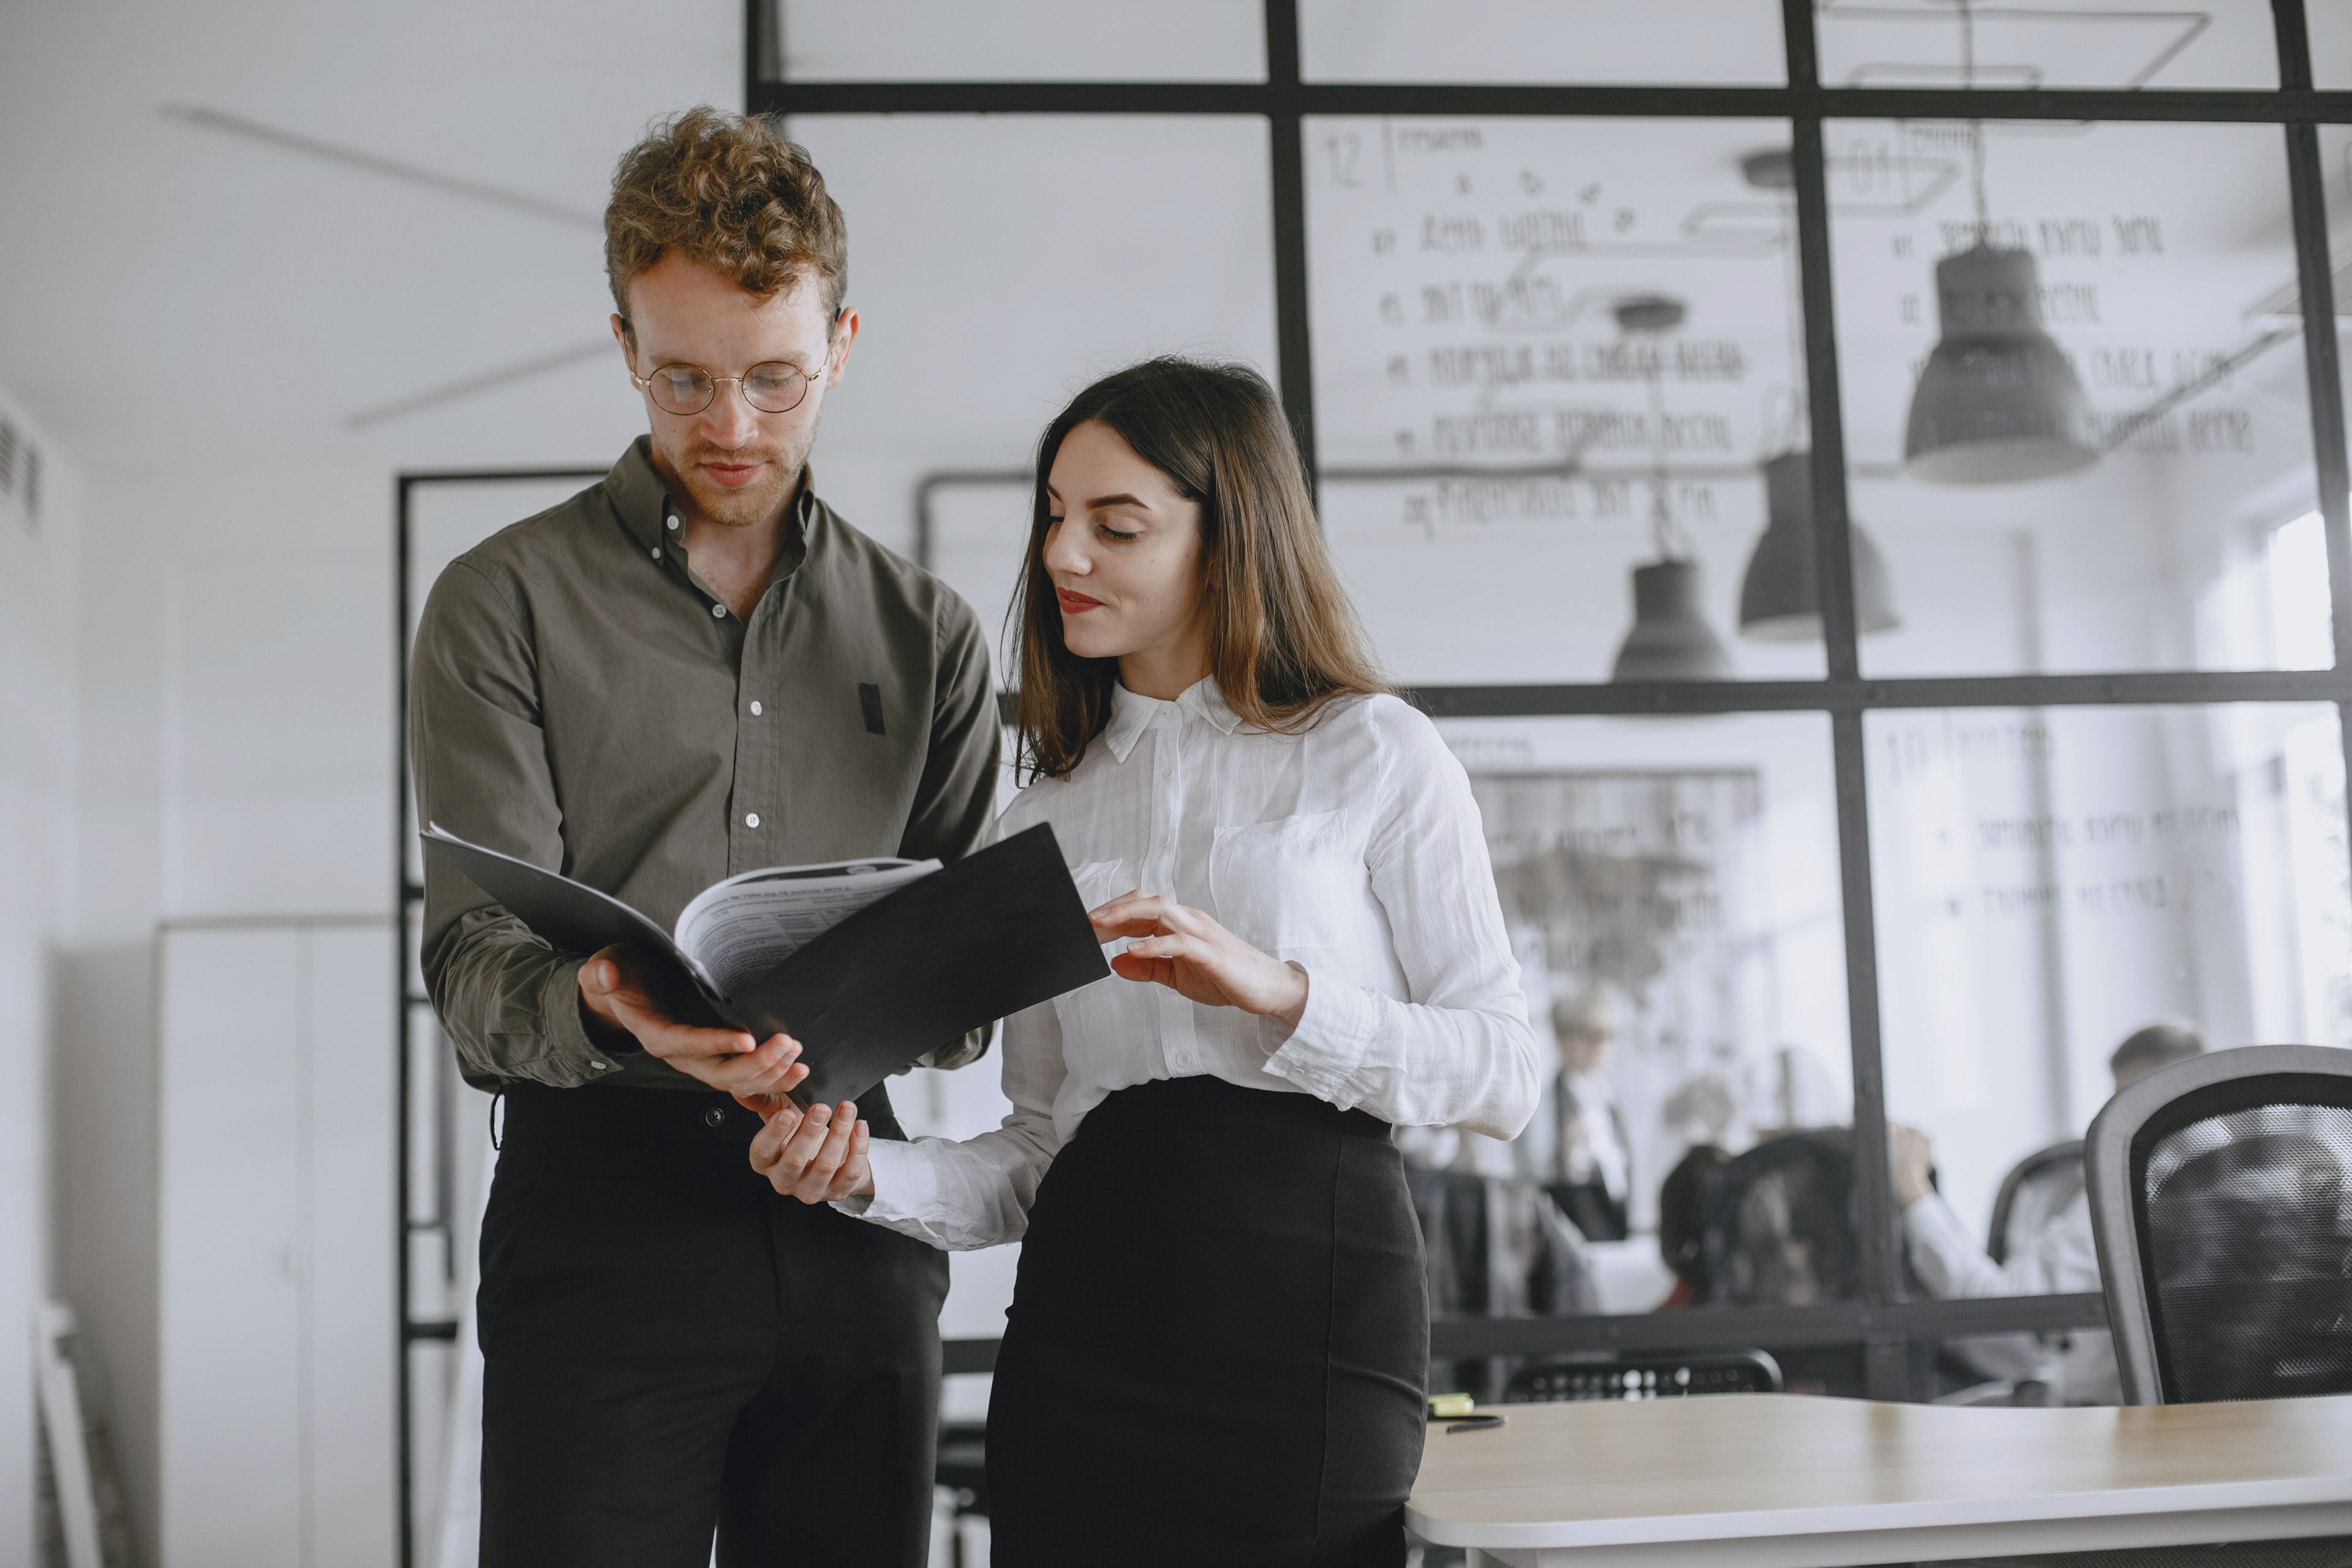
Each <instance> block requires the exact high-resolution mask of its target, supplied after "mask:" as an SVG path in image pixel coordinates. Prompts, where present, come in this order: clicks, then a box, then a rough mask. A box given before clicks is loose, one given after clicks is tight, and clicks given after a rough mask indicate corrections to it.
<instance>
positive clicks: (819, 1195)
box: [751, 1100, 874, 1204]
mask: <svg viewBox="0 0 2352 1568" xmlns="http://www.w3.org/2000/svg"><path fill="white" fill-rule="evenodd" d="M751 1109H752V1110H757V1111H759V1112H760V1113H761V1115H762V1116H764V1117H766V1118H767V1121H768V1124H767V1125H766V1126H765V1127H762V1128H761V1129H760V1131H758V1132H757V1133H755V1134H753V1135H752V1138H751V1169H753V1170H755V1171H757V1172H759V1173H760V1174H761V1175H763V1176H765V1177H767V1178H768V1184H769V1185H770V1186H772V1187H773V1188H775V1189H776V1191H778V1192H780V1193H782V1194H784V1196H786V1197H788V1198H798V1199H800V1201H801V1202H803V1203H804V1204H829V1203H834V1202H836V1201H838V1200H839V1199H842V1198H856V1197H866V1196H869V1195H871V1194H872V1193H873V1191H874V1169H873V1166H872V1165H871V1164H870V1163H868V1162H867V1160H866V1147H867V1134H866V1124H865V1123H864V1122H862V1121H858V1120H857V1107H856V1104H855V1103H854V1102H852V1101H850V1100H843V1101H842V1102H841V1103H840V1104H839V1105H837V1106H834V1105H813V1106H811V1107H809V1108H808V1110H805V1111H803V1110H801V1109H800V1107H798V1106H796V1105H794V1104H793V1103H792V1102H791V1101H790V1100H784V1101H782V1102H781V1103H776V1104H769V1103H767V1102H761V1103H756V1104H752V1105H751Z"/></svg>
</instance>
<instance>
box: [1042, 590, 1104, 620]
mask: <svg viewBox="0 0 2352 1568" xmlns="http://www.w3.org/2000/svg"><path fill="white" fill-rule="evenodd" d="M1054 597H1055V598H1056V599H1058V600H1060V601H1061V605H1062V613H1063V614H1064V615H1066V616H1083V615H1085V614H1086V613H1087V611H1088V610H1099V609H1101V608H1102V601H1101V600H1100V599H1089V598H1087V596H1086V595H1084V594H1074V593H1072V592H1071V591H1070V590H1069V589H1067V588H1056V589H1055V590H1054Z"/></svg>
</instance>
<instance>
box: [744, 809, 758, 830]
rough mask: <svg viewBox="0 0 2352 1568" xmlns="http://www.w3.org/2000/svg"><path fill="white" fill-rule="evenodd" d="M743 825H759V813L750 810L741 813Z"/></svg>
mask: <svg viewBox="0 0 2352 1568" xmlns="http://www.w3.org/2000/svg"><path fill="white" fill-rule="evenodd" d="M743 826H746V827H757V826H760V814H759V813H758V812H756V811H751V812H746V813H744V814H743Z"/></svg>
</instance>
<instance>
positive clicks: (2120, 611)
mask: <svg viewBox="0 0 2352 1568" xmlns="http://www.w3.org/2000/svg"><path fill="white" fill-rule="evenodd" d="M1824 135H1825V138H1826V141H1827V143H1828V147H1829V152H1830V168H1829V189H1830V216H1831V223H1832V238H1833V240H1834V244H1835V250H1834V254H1835V260H1836V268H1837V292H1836V300H1837V314H1836V320H1837V329H1838V354H1839V361H1838V363H1839V369H1840V372H1841V376H1842V380H1843V396H1844V404H1845V415H1846V456H1847V462H1848V488H1849V499H1850V505H1851V510H1852V512H1853V516H1854V517H1855V518H1856V519H1858V520H1860V521H1861V523H1862V525H1863V527H1864V529H1865V530H1866V531H1868V533H1869V535H1870V537H1871V538H1872V539H1873V540H1874V541H1875V542H1876V544H1877V547H1878V549H1879V550H1880V551H1881V552H1883V554H1884V560H1885V572H1886V574H1887V577H1888V579H1889V582H1890V584H1891V587H1892V591H1893V594H1894V595H1895V599H1896V601H1897V602H1898V603H1899V604H1900V605H1902V606H1903V609H1904V624H1903V626H1901V627H1899V628H1897V629H1895V630H1893V631H1891V632H1889V633H1888V634H1887V635H1885V636H1884V637H1870V638H1866V639H1865V640H1864V642H1863V644H1862V648H1861V655H1862V665H1863V669H1864V673H1865V674H1868V675H1874V676H1876V675H1915V674H1916V675H1930V674H1969V675H1979V674H1988V675H1990V674H1997V675H2007V674H2026V673H2040V672H2044V671H2062V670H2088V669H2096V670H2140V669H2276V668H2308V667H2310V666H2311V665H2313V664H2314V663H2315V662H2316V663H2318V664H2321V665H2325V664H2326V663H2327V662H2329V660H2328V659H2326V658H2325V657H2324V656H2318V657H2315V650H2318V649H2325V648H2326V647H2327V646H2328V639H2329V635H2330V634H2329V622H2328V617H2327V608H2326V602H2325V597H2324V595H2314V594H2312V593H2310V592H2308V591H2307V584H2310V583H2311V582H2312V581H2313V580H2312V579H2311V578H2310V577H2309V576H2308V575H2307V574H2308V572H2309V571H2310V568H2311V566H2312V563H2313V562H2314V560H2315V556H2314V554H2313V545H2314V543H2315V534H2314V532H2313V527H2312V525H2311V524H2310V523H2308V522H2306V521H2303V520H2305V519H2306V518H2308V517H2309V515H2310V514H2311V513H2312V512H2313V510H2314V509H2315V506H2316V497H2317V491H2316V489H2315V485H2314V481H2313V478H2312V444H2311V441H2312V438H2311V413H2310V404H2309V399H2308V395H2307V393H2306V390H2305V380H2304V359H2303V343H2302V331H2301V327H2302V318H2301V313H2300V310H2299V309H2298V307H2297V302H2296V301H2297V291H2296V284H2295V258H2294V244H2293V237H2292V228H2291V226H2290V224H2289V220H2288V201H2287V191H2286V160H2285V148H2284V142H2283V139H2282V135H2281V132H2280V131H2279V129H2278V128H2277V127H2276V126H2268V125H2144V124H2113V123H2109V124H2095V125H2089V124H2078V123H2073V122H2060V121H2053V122H2033V123H2030V124H2025V123H2016V122H1992V123H1984V124H1979V123H1975V122H1969V121H1834V122H1832V123H1831V124H1830V125H1829V126H1828V127H1827V128H1826V129H1825V132H1824Z"/></svg>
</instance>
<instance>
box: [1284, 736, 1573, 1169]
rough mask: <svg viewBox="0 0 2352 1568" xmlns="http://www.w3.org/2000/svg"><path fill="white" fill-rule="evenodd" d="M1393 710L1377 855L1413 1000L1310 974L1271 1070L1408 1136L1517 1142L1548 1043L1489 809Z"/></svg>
mask: <svg viewBox="0 0 2352 1568" xmlns="http://www.w3.org/2000/svg"><path fill="white" fill-rule="evenodd" d="M1391 713H1392V714H1393V717H1391V719H1389V720H1388V721H1386V722H1385V724H1384V726H1383V733H1382V745H1381V753H1382V757H1383V762H1384V764H1385V765H1384V766H1383V768H1382V770H1381V781H1380V784H1379V786H1378V791H1377V795H1376V798H1377V801H1378V805H1377V807H1376V816H1375V820H1374V826H1373V828H1372V832H1371V835H1370V839H1369V840H1368V842H1367V845H1366V850H1365V858H1366V863H1367V866H1368V868H1369V869H1370V876H1371V887H1372V893H1373V896H1374V897H1375V898H1377V899H1378V900H1379V901H1380V904H1381V910H1382V912H1383V913H1384V914H1385V915H1386V916H1387V917H1388V921H1389V926H1390V929H1391V932H1392V933H1393V935H1394V940H1395V947H1396V955H1397V959H1398V962H1399V963H1400V964H1401V965H1402V968H1403V971H1404V976H1405V983H1406V987H1407V991H1408V995H1409V998H1410V999H1409V1000H1404V1001H1400V1000H1398V999H1397V998H1395V997H1392V996H1387V995H1383V994H1381V993H1380V992H1377V991H1374V990H1371V989H1370V988H1368V987H1365V986H1362V985H1358V984H1352V983H1350V982H1349V981H1348V980H1345V979H1343V978H1340V977H1339V976H1337V975H1334V974H1330V973H1321V974H1318V973H1316V972H1315V970H1314V967H1313V965H1312V964H1302V965H1301V967H1302V968H1304V969H1305V970H1306V971H1307V1010H1306V1012H1305V1014H1304V1016H1301V1018H1300V1019H1299V1022H1298V1026H1297V1028H1296V1029H1294V1030H1292V1031H1291V1033H1290V1036H1289V1037H1288V1038H1287V1039H1286V1040H1285V1041H1284V1042H1283V1043H1282V1044H1281V1045H1280V1046H1279V1047H1277V1048H1276V1050H1275V1051H1274V1053H1273V1054H1272V1055H1271V1056H1270V1057H1269V1058H1267V1059H1266V1064H1265V1066H1266V1070H1267V1071H1269V1072H1271V1073H1273V1074H1275V1075H1276V1077H1278V1078H1282V1079H1287V1080H1288V1081H1290V1082H1291V1083H1294V1084H1297V1086H1298V1087H1299V1088H1300V1089H1305V1090H1306V1091H1307V1093H1309V1094H1312V1095H1314V1096H1316V1097H1317V1098H1318V1099H1320V1100H1328V1101H1329V1102H1331V1103H1332V1104H1334V1105H1337V1106H1340V1107H1343V1108H1347V1109H1360V1110H1368V1111H1370V1112H1371V1113H1372V1114H1373V1115H1375V1116H1378V1117H1379V1118H1381V1120H1382V1121H1388V1122H1391V1123H1393V1124H1395V1125H1397V1126H1405V1127H1434V1126H1454V1127H1464V1128H1467V1129H1469V1130H1470V1131H1474V1132H1484V1133H1486V1134H1487V1135H1488V1136H1489V1137H1494V1138H1514V1137H1517V1135H1518V1133H1519V1131H1521V1130H1522V1129H1523V1128H1525V1127H1526V1126H1527V1124H1528V1120H1529V1119H1530V1118H1532V1117H1533V1116H1534V1115H1535V1110H1536V1102H1537V1098H1538V1083H1537V1068H1536V1043H1535V1034H1534V1031H1533V1030H1532V1029H1531V1028H1530V1027H1529V1026H1528V1009H1527V997H1526V994H1525V993H1524V992H1523V991H1522V990H1521V989H1520V985H1519V964H1518V960H1517V958H1516V957H1514V956H1513V955H1512V952H1511V942H1510V936H1509V933H1508V931H1507V930H1506V928H1505V926H1504V924H1503V910H1502V902H1501V900H1500V899H1499V898H1498V897H1497V895H1496V890H1495V869H1494V864H1493V862H1492V861H1491V860H1490V859H1489V858H1488V857H1487V854H1486V837H1485V833H1484V830H1483V828H1482V826H1481V824H1480V821H1479V816H1478V803H1477V801H1476V799H1475V797H1474V796H1473V795H1471V793H1470V780H1469V777H1468V775H1467V774H1465V773H1464V772H1463V771H1462V764H1461V763H1459V762H1457V761H1456V760H1455V759H1454V754H1453V753H1452V752H1449V751H1448V750H1446V748H1445V743H1444V740H1443V738H1442V737H1440V736H1439V735H1438V733H1437V730H1436V727H1435V726H1434V725H1433V724H1431V723H1430V722H1429V721H1428V720H1427V719H1426V718H1424V717H1423V716H1422V715H1421V714H1419V713H1418V712H1414V711H1412V710H1409V709H1404V708H1402V705H1398V706H1396V707H1395V708H1393V709H1392V710H1391Z"/></svg>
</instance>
